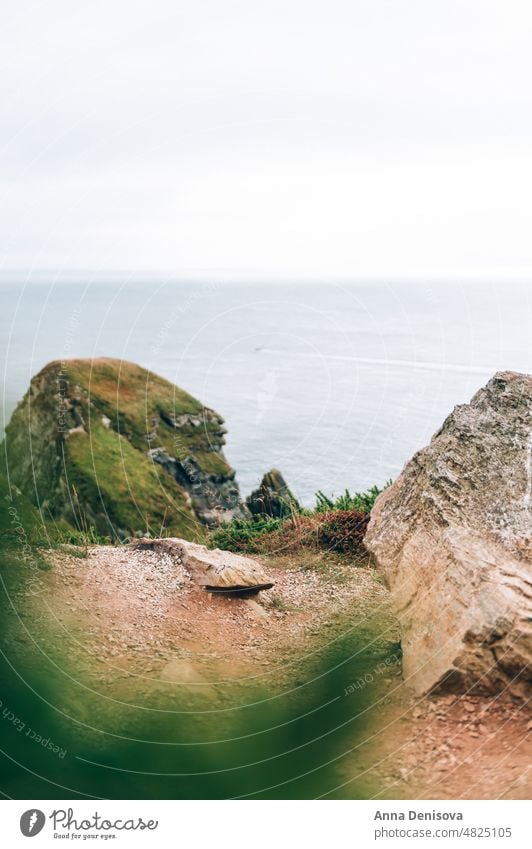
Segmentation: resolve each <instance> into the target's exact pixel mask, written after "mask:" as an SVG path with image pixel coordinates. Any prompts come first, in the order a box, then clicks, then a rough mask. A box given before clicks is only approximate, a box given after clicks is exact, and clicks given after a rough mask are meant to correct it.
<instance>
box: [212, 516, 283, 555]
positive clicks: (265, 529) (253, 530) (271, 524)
mask: <svg viewBox="0 0 532 849" xmlns="http://www.w3.org/2000/svg"><path fill="white" fill-rule="evenodd" d="M283 523H284V519H275V518H273V517H272V516H255V517H254V518H253V519H234V520H233V521H232V522H227V523H226V524H224V525H221V527H219V528H217V530H215V531H213V533H212V534H211V535H210V537H209V546H210V547H211V548H221V549H223V550H224V551H250V552H256V551H257V550H258V548H257V542H258V540H259V538H260V537H261V536H263V535H265V534H270V533H272V531H275V530H277V529H278V528H280V527H281V525H282V524H283Z"/></svg>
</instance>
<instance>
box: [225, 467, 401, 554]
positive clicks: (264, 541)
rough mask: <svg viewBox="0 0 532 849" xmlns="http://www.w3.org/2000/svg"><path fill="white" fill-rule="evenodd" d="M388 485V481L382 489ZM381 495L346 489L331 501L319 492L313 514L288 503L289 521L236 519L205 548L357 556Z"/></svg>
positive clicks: (375, 487) (256, 517) (377, 489)
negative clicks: (330, 552) (319, 550)
mask: <svg viewBox="0 0 532 849" xmlns="http://www.w3.org/2000/svg"><path fill="white" fill-rule="evenodd" d="M390 483H391V481H388V482H387V483H386V485H385V487H386V486H389V484H390ZM385 487H384V488H385ZM382 491H383V490H382V489H379V487H378V486H372V487H371V489H368V490H367V491H366V492H355V493H354V494H351V493H350V492H349V490H347V489H346V491H345V493H344V494H343V495H341V496H340V497H339V498H336V499H334V500H333V499H331V498H328V497H327V496H326V495H324V494H323V492H321V491H320V492H318V493H316V507H315V508H314V510H306V509H301V508H300V509H299V510H298V511H296V510H295V509H294V507H293V503H291V515H290V516H289V517H284V518H278V517H273V516H254V517H252V518H251V519H236V520H233V521H232V522H228V523H226V524H225V525H222V527H220V528H218V529H217V530H216V531H214V532H213V533H212V534H211V535H210V539H209V545H210V546H211V547H213V548H221V549H224V550H226V551H236V552H239V551H243V552H248V553H250V554H260V553H268V552H269V553H271V552H275V551H285V552H287V551H295V550H297V549H298V548H305V547H306V548H308V547H311V548H324V549H327V550H333V551H339V552H342V553H346V554H356V555H360V554H361V553H363V539H364V534H365V530H366V526H367V522H368V518H369V513H370V511H371V509H372V507H373V504H374V503H375V499H376V498H377V496H378V495H379V494H380V493H381V492H382Z"/></svg>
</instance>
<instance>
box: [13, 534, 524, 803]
mask: <svg viewBox="0 0 532 849" xmlns="http://www.w3.org/2000/svg"><path fill="white" fill-rule="evenodd" d="M73 554H74V552H71V553H68V552H66V551H63V552H55V553H54V554H53V558H52V559H53V568H52V569H51V570H50V571H49V572H46V573H43V575H42V585H43V591H42V592H41V593H40V594H39V596H38V598H37V599H33V600H32V599H31V598H29V597H27V598H22V597H21V598H19V599H18V600H17V606H18V608H19V609H24V608H25V607H26V608H27V610H28V612H27V621H28V628H29V632H31V639H32V640H35V641H37V642H39V640H40V641H41V642H46V640H47V639H48V637H47V634H51V633H53V635H54V639H55V640H56V641H57V638H60V641H61V642H62V644H63V645H64V646H66V647H67V650H68V651H69V652H70V653H71V654H72V656H75V659H76V660H75V665H76V669H77V672H78V674H79V676H80V677H81V678H83V680H84V681H86V682H87V683H88V685H90V687H91V688H93V689H94V690H95V691H96V692H98V693H101V692H105V696H106V699H109V698H110V699H114V700H116V701H117V702H120V703H123V702H129V703H132V702H136V703H139V702H142V701H143V700H144V701H146V702H149V703H150V704H153V703H156V704H157V703H158V701H157V700H159V699H160V700H162V702H161V703H163V702H164V699H167V698H168V697H169V696H171V694H172V693H175V692H176V688H177V689H178V691H179V693H180V697H183V696H184V697H185V698H188V699H189V700H190V704H191V705H193V704H194V703H195V702H196V700H197V699H200V700H203V701H204V702H205V701H206V702H207V703H208V702H209V701H214V700H216V704H217V705H220V704H223V698H224V688H233V689H234V686H235V683H236V684H237V685H241V686H242V687H243V688H246V687H249V686H255V685H256V686H259V687H263V688H269V689H270V690H277V691H280V690H282V689H283V688H286V687H292V686H293V685H294V684H297V683H298V678H299V677H300V676H301V674H302V673H301V670H302V669H303V668H304V667H305V664H306V663H310V662H312V658H313V657H314V656H315V655H316V654H319V653H320V652H323V651H326V650H327V649H328V647H329V646H330V645H332V644H334V642H335V641H336V640H337V639H338V638H339V637H340V636H342V635H343V634H344V633H345V632H346V630H348V629H353V628H355V629H358V631H359V632H360V633H361V634H362V635H364V633H365V629H367V635H368V637H367V639H368V641H371V642H372V644H374V648H375V657H376V660H375V664H374V666H373V667H368V670H369V671H367V672H366V673H365V677H364V679H363V680H361V679H360V678H358V679H355V680H353V682H352V684H351V685H348V686H347V687H346V689H345V692H344V693H342V694H341V697H342V698H345V699H349V698H351V697H352V695H353V694H354V693H357V692H358V693H359V694H360V691H361V690H364V691H365V693H364V695H365V696H366V697H367V704H368V707H367V708H366V709H367V710H369V711H370V716H371V721H370V723H369V727H368V729H367V730H366V732H365V735H364V739H363V741H362V742H361V743H357V747H356V749H355V750H354V751H351V752H348V751H346V754H345V755H344V756H343V757H342V758H340V759H339V761H338V768H337V771H336V772H337V785H336V786H335V788H334V789H333V790H331V791H330V794H329V795H330V796H331V797H333V798H334V797H349V796H350V788H352V787H354V786H355V785H356V786H357V787H360V786H361V783H362V785H364V783H365V782H366V783H367V786H368V788H377V790H374V789H373V790H372V791H371V795H377V796H379V797H382V798H412V799H414V798H431V799H439V798H498V797H503V798H517V799H519V798H529V797H530V791H531V778H532V776H531V770H530V765H531V763H532V746H531V737H530V731H531V729H532V721H531V715H530V712H529V710H528V709H527V708H526V707H524V706H523V705H519V704H514V703H512V702H504V701H503V700H502V699H494V700H489V699H480V698H469V697H454V696H453V697H450V696H449V697H440V698H435V699H422V700H418V699H415V698H413V696H412V693H411V691H410V690H408V688H407V687H405V685H404V684H403V683H402V681H401V677H400V663H399V662H398V655H397V656H396V657H395V658H394V656H393V653H392V654H391V655H389V656H390V657H391V658H392V660H391V662H389V661H388V660H387V661H386V662H382V660H380V661H379V659H378V658H379V657H380V656H381V655H382V650H383V648H384V647H388V649H387V650H388V652H389V647H390V646H391V645H393V644H394V642H397V640H398V637H399V635H398V631H397V626H396V623H395V621H394V618H393V616H392V615H391V612H390V610H389V607H388V598H387V593H386V591H385V589H384V588H383V586H382V585H381V584H380V583H379V581H378V580H377V579H376V576H375V573H374V572H373V571H372V570H371V569H368V568H361V567H354V566H353V565H352V564H350V563H348V562H346V561H345V560H342V559H339V558H333V557H331V556H324V555H319V556H318V555H306V556H305V557H306V559H305V560H302V558H301V557H300V556H299V555H298V556H297V557H294V558H292V559H291V558H289V557H285V558H279V557H278V558H270V559H269V560H266V559H265V558H261V559H262V561H263V562H264V564H265V567H266V569H267V571H268V573H269V574H270V575H271V576H272V578H273V580H274V581H275V586H274V588H273V589H272V590H270V591H269V592H267V593H261V594H260V596H259V597H258V598H257V599H232V598H224V597H219V596H212V595H210V594H208V593H206V592H205V591H204V590H202V589H200V588H198V587H197V586H195V585H194V584H193V583H192V582H191V580H190V578H189V576H188V575H187V574H186V572H185V571H184V570H182V569H181V568H180V567H177V566H176V564H175V563H174V562H173V560H172V559H171V558H170V557H169V556H168V555H161V554H160V553H155V552H152V551H139V550H133V549H131V548H127V547H116V548H113V547H107V546H100V547H95V548H93V549H91V550H90V551H89V552H88V555H87V557H80V556H79V553H78V555H77V556H73ZM375 622H378V628H377V629H375ZM368 623H373V624H372V626H371V627H370V626H369V624H368ZM353 704H354V702H353ZM368 792H369V791H368Z"/></svg>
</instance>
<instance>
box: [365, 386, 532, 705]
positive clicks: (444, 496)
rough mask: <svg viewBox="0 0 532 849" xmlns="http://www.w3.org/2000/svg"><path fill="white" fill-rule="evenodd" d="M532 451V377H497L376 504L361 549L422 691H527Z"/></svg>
mask: <svg viewBox="0 0 532 849" xmlns="http://www.w3.org/2000/svg"><path fill="white" fill-rule="evenodd" d="M531 450H532V377H531V376H529V375H524V374H515V373H512V372H501V373H498V374H496V375H495V376H494V377H493V378H492V379H491V380H490V381H489V383H488V384H487V385H486V386H485V387H484V388H483V389H481V390H480V391H479V392H477V394H476V395H475V396H474V398H473V399H472V401H471V403H470V404H466V405H461V406H458V407H456V408H455V409H454V411H453V412H452V413H451V415H450V416H449V417H448V418H447V419H446V421H445V422H444V424H443V426H442V427H441V429H440V430H439V431H438V432H437V433H436V434H435V436H434V437H433V439H432V441H431V443H430V445H429V446H428V447H427V448H424V449H423V450H422V451H419V452H418V453H417V454H416V455H415V456H414V457H413V459H412V460H411V461H410V462H409V463H407V465H406V467H405V469H404V470H403V472H402V474H401V475H400V477H399V478H398V479H397V480H396V481H395V483H394V484H393V485H392V486H390V487H389V488H388V489H386V490H385V491H384V492H383V493H382V495H381V496H380V497H379V498H378V499H377V501H376V503H375V506H374V508H373V511H372V514H371V521H370V524H369V527H368V531H367V534H366V537H365V544H366V546H367V548H368V549H369V551H370V552H371V553H372V554H373V555H374V557H375V559H376V561H377V564H378V566H379V567H380V569H381V570H382V573H383V575H384V578H385V580H386V583H387V584H388V586H389V587H390V589H391V591H392V597H393V601H394V603H395V608H396V611H397V614H398V617H399V619H400V622H401V627H402V632H403V660H404V673H405V678H406V679H407V680H408V681H409V682H410V683H411V684H413V685H414V687H415V688H416V690H417V691H418V692H425V691H428V690H431V689H449V690H466V689H469V688H471V689H472V690H476V691H479V692H497V691H506V692H508V693H511V694H514V695H521V696H523V695H524V694H525V693H526V692H528V694H530V687H531V681H532V668H531V660H532V563H531V561H532V539H531V530H532V522H531V514H530V506H531V486H532V461H531Z"/></svg>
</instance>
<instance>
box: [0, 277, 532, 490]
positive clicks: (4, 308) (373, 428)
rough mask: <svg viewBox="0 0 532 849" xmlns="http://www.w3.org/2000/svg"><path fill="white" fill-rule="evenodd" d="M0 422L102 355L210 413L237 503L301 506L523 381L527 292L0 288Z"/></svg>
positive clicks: (285, 286)
mask: <svg viewBox="0 0 532 849" xmlns="http://www.w3.org/2000/svg"><path fill="white" fill-rule="evenodd" d="M0 298H1V311H0V356H1V361H2V364H3V368H2V400H1V412H2V416H3V422H4V425H5V422H6V421H8V420H9V416H10V414H11V412H12V411H13V409H14V407H15V405H16V403H17V402H18V401H19V400H20V399H21V398H22V396H23V394H24V392H25V391H26V389H27V387H28V384H29V381H30V379H31V377H32V376H33V375H34V374H36V373H37V372H38V371H39V370H40V369H41V368H42V367H43V366H44V365H45V364H46V363H47V362H49V361H50V360H54V359H66V358H69V357H98V356H109V357H118V358H121V359H124V360H130V361H133V362H136V363H139V364H141V365H142V366H145V367H147V368H149V369H151V370H152V371H154V372H156V373H158V374H160V375H163V376H164V377H166V378H168V379H169V380H171V381H173V382H174V383H176V384H177V385H178V386H180V387H182V388H184V389H186V390H187V391H188V392H190V393H191V394H192V395H194V396H196V397H197V398H199V399H200V400H201V401H202V402H203V403H204V404H205V405H206V406H208V407H212V408H214V409H215V410H217V411H218V412H219V413H220V414H221V415H222V416H223V417H224V418H225V420H226V426H227V430H228V434H227V444H226V449H225V450H226V455H227V458H228V460H229V462H230V463H231V465H232V466H233V467H234V468H235V469H236V472H237V480H238V482H239V484H240V489H241V492H242V493H243V494H244V495H246V494H248V493H249V492H250V491H251V490H252V489H253V488H254V487H256V486H257V484H258V483H259V481H260V479H261V477H262V475H263V474H264V472H266V471H268V470H269V469H270V468H272V467H275V468H278V469H280V470H281V472H282V473H283V475H284V477H285V479H286V481H287V482H288V484H289V486H290V488H291V489H292V490H293V492H294V493H295V494H296V495H297V497H298V498H299V499H300V500H301V501H302V503H304V504H306V505H308V506H310V505H312V504H313V503H314V500H315V493H316V492H317V491H318V490H322V491H324V492H325V493H326V494H328V495H332V496H337V495H339V494H341V493H342V492H343V491H344V490H345V489H346V488H347V489H349V490H350V491H352V492H353V491H357V490H358V491H360V490H364V489H366V488H368V487H370V486H372V485H373V484H378V485H380V486H382V485H383V484H384V483H385V482H386V481H387V480H389V479H390V478H394V477H396V476H397V475H398V474H399V473H400V471H401V469H402V467H403V466H404V464H405V463H406V462H407V461H408V460H409V458H410V457H411V456H412V455H413V454H414V453H415V452H416V451H417V450H418V449H420V448H422V447H423V446H424V445H426V444H427V443H428V442H429V440H430V438H431V436H432V434H433V433H434V432H435V431H436V430H437V429H438V428H439V426H440V425H441V424H442V422H443V421H444V419H445V417H446V416H447V415H448V414H449V413H450V412H451V410H452V409H453V407H454V406H455V405H456V404H463V403H467V402H468V401H469V400H470V398H471V397H472V396H473V395H474V393H475V392H476V391H477V390H478V389H480V388H481V387H482V386H483V385H484V384H485V383H486V382H487V381H488V380H489V378H490V377H491V376H492V375H493V374H494V373H495V372H496V371H498V370H504V369H512V370H517V371H526V372H532V286H531V285H530V284H529V283H527V282H512V283H504V282H489V283H488V282H486V283H483V284H480V283H476V282H469V281H468V282H464V283H460V282H457V281H452V282H444V281H437V282H408V281H388V282H387V281H368V282H356V283H348V282H346V283H339V282H327V281H324V282H323V283H309V282H281V281H275V282H271V283H268V282H257V281H242V282H238V283H234V282H233V283H229V282H225V281H223V282H219V281H216V280H204V281H198V280H192V281H188V282H187V281H177V280H175V279H164V280H157V279H148V280H139V279H136V280H131V279H129V280H126V279H113V280H108V281H103V280H98V281H97V282H94V281H92V282H90V281H86V280H82V279H71V280H65V279H63V280H62V281H61V282H52V281H47V280H46V279H40V280H38V281H36V282H22V281H15V280H14V281H13V282H2V283H1V284H0Z"/></svg>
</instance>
